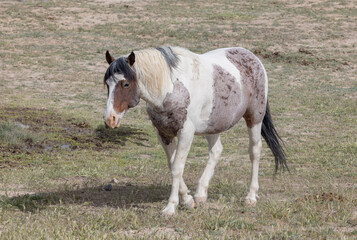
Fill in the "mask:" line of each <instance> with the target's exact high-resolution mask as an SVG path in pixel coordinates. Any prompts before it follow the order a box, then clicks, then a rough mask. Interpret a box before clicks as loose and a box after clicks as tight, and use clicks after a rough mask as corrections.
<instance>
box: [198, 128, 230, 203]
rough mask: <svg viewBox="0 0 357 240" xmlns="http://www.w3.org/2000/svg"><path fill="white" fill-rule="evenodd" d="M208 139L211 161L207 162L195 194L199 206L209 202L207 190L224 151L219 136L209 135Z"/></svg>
mask: <svg viewBox="0 0 357 240" xmlns="http://www.w3.org/2000/svg"><path fill="white" fill-rule="evenodd" d="M206 139H207V141H208V146H209V159H208V162H207V166H206V168H205V170H204V171H203V174H202V176H201V178H200V180H199V181H198V186H197V191H196V194H195V202H196V203H197V204H198V203H204V202H206V200H207V189H208V185H209V181H210V180H211V178H212V176H213V173H214V168H215V166H216V164H217V162H218V159H219V158H220V156H221V153H222V151H223V147H222V144H221V139H220V137H219V134H215V135H208V136H206Z"/></svg>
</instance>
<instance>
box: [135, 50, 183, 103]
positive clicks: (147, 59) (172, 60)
mask: <svg viewBox="0 0 357 240" xmlns="http://www.w3.org/2000/svg"><path fill="white" fill-rule="evenodd" d="M134 53H135V64H134V68H135V72H136V76H137V79H138V81H139V84H142V85H143V87H145V89H146V90H147V92H148V93H149V94H150V95H151V96H152V97H153V98H162V97H163V96H162V94H163V92H167V91H168V90H170V89H171V88H172V80H171V72H172V70H173V69H174V68H176V67H177V66H178V63H179V58H178V57H177V55H176V54H175V53H174V52H173V51H172V49H171V48H170V47H169V46H164V47H159V48H156V49H155V48H148V49H144V50H140V51H135V52H134Z"/></svg>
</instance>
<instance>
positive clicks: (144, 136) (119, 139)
mask: <svg viewBox="0 0 357 240" xmlns="http://www.w3.org/2000/svg"><path fill="white" fill-rule="evenodd" d="M94 138H95V140H94V141H96V142H97V146H98V145H99V146H102V145H108V144H109V145H113V144H119V145H120V146H125V144H126V142H127V141H129V142H132V143H134V144H136V145H138V146H146V145H145V142H147V141H148V133H146V132H144V131H143V130H141V129H139V128H135V127H133V126H129V125H122V126H120V127H119V128H114V129H109V128H106V127H105V126H104V125H99V126H98V127H97V128H96V129H95V130H94Z"/></svg>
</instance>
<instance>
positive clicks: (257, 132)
mask: <svg viewBox="0 0 357 240" xmlns="http://www.w3.org/2000/svg"><path fill="white" fill-rule="evenodd" d="M261 126H262V124H261V123H259V124H256V125H254V126H253V127H251V128H249V127H248V133H249V158H250V161H251V162H252V172H251V179H250V186H249V193H248V195H247V197H246V198H245V202H246V204H247V205H250V206H255V204H256V202H257V198H258V195H257V192H258V189H259V183H258V171H259V160H260V154H261V149H262V140H261Z"/></svg>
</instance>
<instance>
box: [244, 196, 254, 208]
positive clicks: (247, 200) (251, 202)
mask: <svg viewBox="0 0 357 240" xmlns="http://www.w3.org/2000/svg"><path fill="white" fill-rule="evenodd" d="M245 204H246V205H247V206H250V207H255V205H256V204H257V200H256V199H253V198H249V197H246V198H245Z"/></svg>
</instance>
